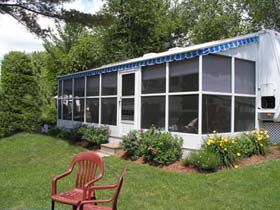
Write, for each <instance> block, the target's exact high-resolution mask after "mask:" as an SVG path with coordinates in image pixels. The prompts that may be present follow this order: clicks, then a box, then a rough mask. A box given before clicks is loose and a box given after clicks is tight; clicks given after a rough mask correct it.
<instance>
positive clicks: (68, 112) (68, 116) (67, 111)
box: [62, 100, 72, 120]
mask: <svg viewBox="0 0 280 210" xmlns="http://www.w3.org/2000/svg"><path fill="white" fill-rule="evenodd" d="M62 103H63V104H62V105H63V120H72V100H63V102H62Z"/></svg>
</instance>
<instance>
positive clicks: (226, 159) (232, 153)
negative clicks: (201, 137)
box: [202, 134, 239, 167]
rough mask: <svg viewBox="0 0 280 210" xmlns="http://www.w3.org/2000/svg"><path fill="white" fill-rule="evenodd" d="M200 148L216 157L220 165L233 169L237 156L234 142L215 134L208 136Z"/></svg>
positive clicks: (236, 147)
mask: <svg viewBox="0 0 280 210" xmlns="http://www.w3.org/2000/svg"><path fill="white" fill-rule="evenodd" d="M202 147H203V148H204V149H205V150H207V151H209V152H212V153H214V154H216V155H218V156H219V158H220V161H221V163H222V165H224V166H227V167H233V166H234V162H235V161H236V160H237V158H238V155H239V151H238V146H237V142H236V140H234V139H229V138H228V137H226V136H219V135H217V134H215V135H214V136H209V137H208V138H207V139H206V142H205V143H204V145H203V146H202Z"/></svg>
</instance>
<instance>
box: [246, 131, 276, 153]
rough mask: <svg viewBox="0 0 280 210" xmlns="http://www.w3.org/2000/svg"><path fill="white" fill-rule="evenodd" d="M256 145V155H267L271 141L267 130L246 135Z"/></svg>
mask: <svg viewBox="0 0 280 210" xmlns="http://www.w3.org/2000/svg"><path fill="white" fill-rule="evenodd" d="M245 135H246V136H247V137H248V138H249V139H251V141H252V143H253V144H254V154H256V155H266V154H267V153H268V152H269V149H270V144H271V143H270V140H269V135H268V132H267V130H264V129H261V130H259V131H258V130H253V131H251V132H247V133H246V134H245Z"/></svg>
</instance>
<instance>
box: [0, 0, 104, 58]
mask: <svg viewBox="0 0 280 210" xmlns="http://www.w3.org/2000/svg"><path fill="white" fill-rule="evenodd" d="M103 4H104V0H75V1H74V2H72V3H69V4H66V5H65V6H64V7H65V8H66V9H71V8H73V9H76V10H80V11H83V12H86V13H92V14H93V13H96V12H98V11H99V10H100V9H101V8H102V6H103ZM39 22H40V24H41V25H42V26H43V27H47V26H50V27H53V26H54V23H53V21H52V20H50V19H48V18H40V20H39ZM43 49H44V48H43V44H42V40H41V39H39V38H37V37H36V36H35V35H34V34H31V33H30V32H29V31H28V30H27V29H26V28H25V27H24V26H22V25H21V24H19V23H18V22H17V21H16V20H15V19H13V18H12V17H10V16H8V15H1V14H0V61H1V60H2V59H3V56H4V55H5V54H7V53H8V52H10V51H15V50H16V51H25V52H33V51H41V50H43Z"/></svg>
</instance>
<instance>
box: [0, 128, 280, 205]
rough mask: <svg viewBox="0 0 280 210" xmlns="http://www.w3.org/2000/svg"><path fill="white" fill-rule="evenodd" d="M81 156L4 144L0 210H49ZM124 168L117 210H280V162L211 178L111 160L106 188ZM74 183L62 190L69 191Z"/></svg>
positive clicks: (44, 145)
mask: <svg viewBox="0 0 280 210" xmlns="http://www.w3.org/2000/svg"><path fill="white" fill-rule="evenodd" d="M82 150H83V149H81V148H79V147H75V146H72V145H69V144H68V143H67V142H65V141H62V140H60V139H55V138H52V137H48V136H43V135H35V134H27V133H21V134H17V135H14V136H12V137H9V138H5V139H0V151H1V152H0V209H50V190H51V187H50V181H51V178H52V177H53V176H54V175H56V174H59V173H61V172H63V171H64V170H65V169H66V168H67V167H68V165H69V163H70V161H71V158H72V156H73V155H74V154H76V153H77V152H79V151H82ZM125 165H128V172H127V175H126V177H125V181H124V185H123V189H122V192H121V195H120V199H119V203H118V207H119V208H118V209H119V210H140V209H141V210H143V209H145V210H181V209H207V210H208V209H213V210H217V209H231V210H232V209H238V210H241V209H246V210H247V209H254V210H256V209H261V210H264V209H265V210H267V209H275V210H278V209H280V160H277V161H271V162H267V163H265V164H260V165H256V166H251V167H247V168H241V169H234V170H230V171H225V172H219V173H213V174H177V173H171V172H164V171H161V170H159V169H157V168H153V167H150V166H145V165H137V164H133V163H129V162H127V161H123V160H119V159H117V158H114V157H110V158H105V177H104V180H103V182H105V183H112V182H113V183H114V182H115V181H116V179H117V177H118V176H119V173H120V171H121V169H122V167H123V166H125ZM71 178H73V177H71ZM71 178H69V179H66V180H64V181H63V182H62V183H60V185H59V189H66V188H70V187H71V181H72V180H71ZM107 195H108V194H105V195H104V194H102V195H100V194H99V195H98V196H107ZM57 207H58V208H59V209H71V208H67V206H63V205H58V206H57Z"/></svg>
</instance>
